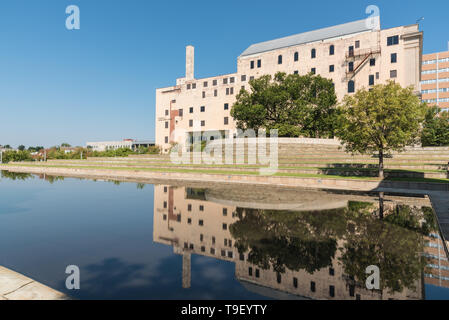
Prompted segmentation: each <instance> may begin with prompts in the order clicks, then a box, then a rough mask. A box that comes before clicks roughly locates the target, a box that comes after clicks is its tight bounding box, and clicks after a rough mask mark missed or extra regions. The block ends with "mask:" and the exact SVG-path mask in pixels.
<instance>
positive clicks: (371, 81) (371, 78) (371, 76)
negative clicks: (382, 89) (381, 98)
mask: <svg viewBox="0 0 449 320" xmlns="http://www.w3.org/2000/svg"><path fill="white" fill-rule="evenodd" d="M368 85H370V86H374V75H372V74H371V75H370V76H369V80H368Z"/></svg>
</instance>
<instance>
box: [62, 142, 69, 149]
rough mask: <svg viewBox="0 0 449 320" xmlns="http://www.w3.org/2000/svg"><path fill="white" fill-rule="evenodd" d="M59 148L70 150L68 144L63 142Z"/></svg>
mask: <svg viewBox="0 0 449 320" xmlns="http://www.w3.org/2000/svg"><path fill="white" fill-rule="evenodd" d="M61 147H63V148H70V147H71V145H70V144H68V143H67V142H64V143H61Z"/></svg>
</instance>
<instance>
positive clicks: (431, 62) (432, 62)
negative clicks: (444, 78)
mask: <svg viewBox="0 0 449 320" xmlns="http://www.w3.org/2000/svg"><path fill="white" fill-rule="evenodd" d="M437 62H438V63H442V62H449V58H443V59H438V60H437V59H434V60H427V61H424V62H423V63H422V64H423V65H428V64H436V63H437Z"/></svg>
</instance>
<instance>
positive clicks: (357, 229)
mask: <svg viewBox="0 0 449 320" xmlns="http://www.w3.org/2000/svg"><path fill="white" fill-rule="evenodd" d="M0 199H1V201H0V265H2V266H5V267H7V268H10V269H12V270H15V271H17V272H20V273H23V274H25V275H27V276H29V277H31V278H33V279H35V280H37V281H39V282H42V283H44V284H46V285H48V286H50V287H52V288H55V289H57V290H60V291H62V292H64V293H67V294H68V295H70V296H72V297H74V298H79V299H304V298H307V299H308V298H312V299H352V300H355V299H363V300H365V299H448V298H449V289H448V288H449V263H448V260H447V255H446V250H445V244H444V243H443V242H442V241H441V239H440V237H439V233H438V229H437V224H436V221H435V218H434V215H433V212H432V210H431V209H430V208H429V203H428V201H427V199H425V198H408V197H401V196H391V195H376V194H372V195H362V194H341V193H340V194H338V193H335V192H333V193H332V192H324V191H313V190H308V191H307V190H295V191H282V192H281V191H279V190H275V191H271V190H267V189H266V188H263V189H260V188H259V189H254V190H253V189H252V188H247V187H245V188H242V187H239V188H237V187H235V186H215V187H203V186H198V185H195V186H194V187H186V186H170V185H151V184H136V183H118V182H115V183H114V182H107V181H93V180H80V179H75V178H57V177H48V176H46V177H42V176H41V177H39V176H33V175H26V174H10V173H7V172H2V178H1V180H0ZM68 265H77V266H79V268H80V271H81V289H80V290H77V291H69V290H67V289H66V288H65V279H66V277H67V275H66V274H65V269H66V267H67V266H68ZM369 265H376V266H378V267H379V269H380V272H381V289H380V290H374V291H371V290H367V289H366V286H365V280H366V277H367V275H366V273H365V270H366V267H368V266H369Z"/></svg>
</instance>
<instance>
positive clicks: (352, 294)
mask: <svg viewBox="0 0 449 320" xmlns="http://www.w3.org/2000/svg"><path fill="white" fill-rule="evenodd" d="M354 294H355V286H354V285H350V286H349V296H350V297H353V296H354Z"/></svg>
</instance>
